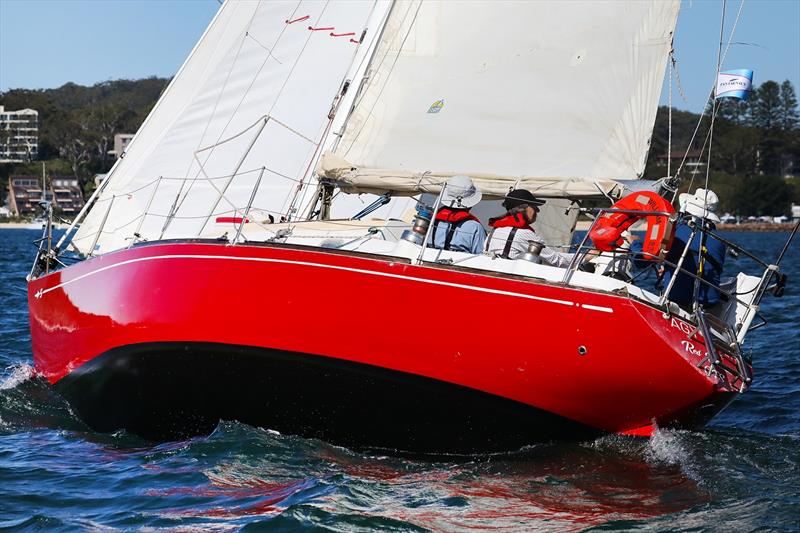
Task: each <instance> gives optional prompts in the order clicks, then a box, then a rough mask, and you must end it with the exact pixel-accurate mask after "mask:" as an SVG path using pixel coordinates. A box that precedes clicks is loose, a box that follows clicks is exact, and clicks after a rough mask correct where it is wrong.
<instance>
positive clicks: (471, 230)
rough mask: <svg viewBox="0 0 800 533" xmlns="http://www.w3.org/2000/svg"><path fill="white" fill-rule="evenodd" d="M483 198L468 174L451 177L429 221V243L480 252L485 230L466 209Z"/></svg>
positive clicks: (446, 248)
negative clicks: (430, 221)
mask: <svg viewBox="0 0 800 533" xmlns="http://www.w3.org/2000/svg"><path fill="white" fill-rule="evenodd" d="M482 197H483V194H482V193H481V191H480V190H479V189H478V188H477V187H475V184H474V183H472V179H471V178H470V177H469V176H461V175H459V176H453V177H452V178H450V179H449V180H447V184H446V185H445V188H444V192H443V193H442V201H441V205H440V207H439V209H438V211H436V216H435V218H434V220H433V222H432V223H431V224H432V228H431V237H430V239H431V242H429V243H428V246H429V247H433V248H439V249H440V250H452V251H454V252H467V253H471V254H480V253H482V252H483V242H484V240H485V239H486V230H484V229H483V226H482V225H481V223H480V221H479V220H478V219H477V218H476V217H475V216H474V215H473V214H472V213H470V212H469V210H470V208H472V207H473V206H474V205H476V204H477V203H478V202H480V201H481V198H482Z"/></svg>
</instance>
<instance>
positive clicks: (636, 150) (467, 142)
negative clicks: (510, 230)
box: [328, 0, 680, 192]
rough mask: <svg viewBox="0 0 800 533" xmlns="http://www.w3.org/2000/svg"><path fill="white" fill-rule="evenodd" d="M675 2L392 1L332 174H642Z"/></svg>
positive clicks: (345, 178) (392, 183) (352, 179)
mask: <svg viewBox="0 0 800 533" xmlns="http://www.w3.org/2000/svg"><path fill="white" fill-rule="evenodd" d="M679 4H680V2H679V1H678V0H669V1H665V0H637V1H626V2H613V1H612V2H561V1H536V2H472V1H466V2H457V1H445V2H438V1H424V2H422V1H419V0H411V1H401V2H397V3H396V4H395V5H394V6H393V8H392V12H391V14H390V16H389V19H388V21H387V24H386V28H385V31H384V34H383V36H382V39H381V41H380V43H379V44H378V46H377V49H376V52H375V54H374V56H373V65H372V72H371V76H370V79H369V81H368V83H367V84H366V86H365V88H364V90H363V94H362V96H361V97H360V99H359V101H358V102H357V105H356V106H355V109H354V111H353V113H352V116H351V117H350V119H349V120H348V122H347V127H346V131H345V132H344V135H343V138H342V139H341V142H339V143H338V146H337V147H336V148H335V154H336V155H337V156H338V157H339V158H340V159H342V160H345V161H346V162H347V163H344V164H342V165H340V166H339V167H338V170H337V169H334V170H333V171H332V172H331V173H330V174H329V177H332V178H334V179H335V180H340V181H341V182H342V184H343V185H344V186H345V187H347V188H348V190H351V191H355V190H358V189H359V187H362V186H363V190H364V191H375V190H379V189H380V183H381V182H382V181H383V182H384V183H387V187H386V189H388V190H400V189H403V190H411V189H413V188H414V187H415V186H416V185H415V183H418V182H420V176H422V175H424V173H426V172H430V173H432V174H433V175H434V176H436V175H439V176H444V175H447V174H452V173H455V172H457V173H466V174H470V175H478V174H485V175H492V176H495V177H497V176H500V177H503V178H504V179H505V184H507V185H514V184H515V183H516V181H517V180H518V179H520V178H522V177H528V178H531V179H536V178H545V179H547V180H559V179H560V180H580V179H582V178H591V179H599V180H631V179H636V178H639V177H640V176H641V174H642V172H643V169H644V165H645V160H646V157H647V151H648V147H649V140H650V136H651V133H652V128H653V124H654V121H655V113H656V109H657V104H658V98H659V95H660V91H661V85H662V81H663V76H664V69H665V65H666V60H667V55H668V53H669V50H670V46H671V39H672V32H673V30H674V27H675V21H676V17H677V13H678V8H679ZM348 166H349V167H352V168H353V169H354V171H353V172H351V173H347V172H343V169H346V168H347V167H348ZM379 169H383V170H379ZM386 169H391V172H387V170H386ZM328 170H331V169H328ZM337 173H338V174H337ZM401 181H405V184H404V185H403V184H401V183H400V182H401ZM506 188H507V187H506ZM487 192H491V191H487Z"/></svg>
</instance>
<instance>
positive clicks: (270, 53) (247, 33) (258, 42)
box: [244, 31, 283, 65]
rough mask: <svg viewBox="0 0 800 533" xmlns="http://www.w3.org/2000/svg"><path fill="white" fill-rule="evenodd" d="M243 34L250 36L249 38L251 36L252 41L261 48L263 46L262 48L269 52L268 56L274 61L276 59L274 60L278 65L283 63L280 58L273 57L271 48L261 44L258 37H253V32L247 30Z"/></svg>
mask: <svg viewBox="0 0 800 533" xmlns="http://www.w3.org/2000/svg"><path fill="white" fill-rule="evenodd" d="M244 36H245V37H250V38H251V39H252V40H253V41H254V42H255V43H256V44H257V45H258V46H260V47H261V48H263V49H264V50H266V52H267V53H268V54H269V56H270V57H271V58H272V59H274V60H275V61H276V62H277V63H278V64H279V65H283V63H282V62H281V60H280V59H278V58H277V57H275V56H274V55H272V50H270V49H269V48H267V47H266V46H264V45H263V44H261V42H260V41H259V40H258V39H256V38H255V37H253V34H252V33H250V32H249V31H248V32H245V34H244Z"/></svg>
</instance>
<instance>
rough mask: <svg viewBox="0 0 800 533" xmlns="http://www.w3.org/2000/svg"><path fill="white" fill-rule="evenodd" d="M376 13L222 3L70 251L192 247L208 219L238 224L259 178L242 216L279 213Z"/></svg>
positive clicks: (359, 5) (368, 8)
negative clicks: (159, 242)
mask: <svg viewBox="0 0 800 533" xmlns="http://www.w3.org/2000/svg"><path fill="white" fill-rule="evenodd" d="M381 9H383V10H384V11H385V9H386V2H364V1H359V0H353V1H337V2H310V1H300V2H298V1H270V2H266V1H259V2H256V1H252V2H251V1H236V0H229V1H228V2H226V3H225V4H224V5H223V6H222V7H221V8H220V10H219V12H218V13H217V16H216V17H215V19H214V21H213V22H212V23H211V25H210V26H209V28H208V29H207V30H206V33H205V34H204V35H203V37H202V38H201V40H200V41H199V43H198V44H197V46H196V47H195V49H194V50H193V51H192V54H191V55H190V56H189V58H188V59H187V60H186V63H185V64H184V65H183V67H182V68H181V70H180V71H179V72H178V74H177V75H176V76H175V79H174V80H173V81H172V82H171V84H170V85H169V87H168V88H167V89H166V91H165V92H164V94H163V95H162V97H161V98H160V100H159V101H158V103H157V104H156V107H155V108H154V109H153V111H152V112H151V114H150V116H149V117H148V118H147V120H146V121H145V123H144V124H143V126H142V127H141V128H140V130H139V132H138V133H137V136H136V138H135V139H134V141H133V142H132V143H131V145H130V147H129V149H128V151H127V152H126V154H125V156H124V158H123V159H122V160H121V161H119V162H118V164H117V165H116V166H115V167H114V169H113V170H112V172H111V174H110V176H109V177H108V180H109V183H108V185H107V186H106V187H105V188H104V189H103V191H102V194H101V195H100V196H99V197H98V199H97V201H96V203H95V205H94V207H93V208H92V209H91V211H90V212H89V213H88V215H87V217H86V219H85V220H84V221H83V223H82V225H81V227H80V229H79V230H78V232H77V234H76V236H75V238H74V239H73V241H72V242H73V244H74V245H75V247H76V248H77V249H78V250H79V251H80V252H82V253H84V254H89V253H104V252H107V251H111V250H115V249H119V248H122V247H124V246H127V245H129V244H130V243H131V241H132V239H133V238H134V237H135V236H134V234H137V236H136V237H135V238H136V239H142V240H144V239H147V240H154V239H158V238H169V237H191V236H195V235H199V234H201V232H202V231H203V230H204V228H205V227H206V225H207V220H208V219H209V215H210V216H211V221H212V223H213V220H214V218H215V217H217V216H223V217H224V216H227V217H236V216H241V215H242V209H243V208H244V207H245V206H246V205H247V204H248V202H249V198H250V195H251V194H252V193H253V190H254V188H255V186H256V184H257V183H258V182H259V177H260V183H259V187H258V190H257V192H256V196H255V199H254V201H253V207H254V208H255V209H258V210H259V212H260V213H274V214H275V218H278V217H279V216H280V214H281V213H285V212H286V209H287V207H288V203H289V202H290V197H291V193H292V192H293V190H294V189H295V188H296V187H297V182H298V180H300V179H301V178H303V176H304V175H305V174H306V173H307V171H308V170H309V167H310V165H312V163H313V161H314V159H315V157H316V155H317V151H318V146H319V144H320V143H321V142H322V140H323V136H324V133H325V130H326V128H327V125H328V122H329V119H328V112H329V109H330V107H331V104H332V100H333V98H334V96H336V94H337V93H338V92H339V90H340V87H341V84H342V83H343V80H344V77H345V76H346V74H347V72H348V69H350V68H351V66H352V65H353V63H354V60H355V58H356V55H357V53H358V50H359V49H362V48H363V47H364V46H365V44H363V43H362V44H359V41H360V40H361V39H362V34H363V32H364V31H365V30H366V29H367V27H368V24H371V23H375V26H374V27H372V28H369V30H370V31H369V34H370V35H368V36H367V37H366V40H369V39H370V38H372V35H376V34H377V30H378V29H379V28H378V27H377V26H379V24H378V22H379V20H380V18H381V17H382V16H383V14H382V13H381V12H380V11H381ZM370 21H371V22H370ZM262 170H263V173H262ZM234 173H235V174H236V175H235V179H233V180H231V179H230V178H231V177H232V176H233V174H234ZM170 214H172V215H174V216H170ZM95 241H96V244H95Z"/></svg>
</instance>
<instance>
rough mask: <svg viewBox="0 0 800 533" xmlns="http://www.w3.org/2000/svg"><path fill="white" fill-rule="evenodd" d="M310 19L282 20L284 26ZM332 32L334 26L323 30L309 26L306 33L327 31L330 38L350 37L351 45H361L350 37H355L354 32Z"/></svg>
mask: <svg viewBox="0 0 800 533" xmlns="http://www.w3.org/2000/svg"><path fill="white" fill-rule="evenodd" d="M310 18H311V15H306V16H304V17H298V18H296V19H293V20H289V19H286V20H284V22H285V23H286V24H294V23H295V22H302V21H304V20H308V19H310ZM334 30H336V27H334V26H326V27H323V28H315V27H314V26H309V27H308V31H329V32H331V33H330V36H331V37H350V42H351V43H355V44H361V41H360V40H356V39H353V38H352V37H354V36H355V34H356V33H355V32H353V31H351V32H347V33H334Z"/></svg>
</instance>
